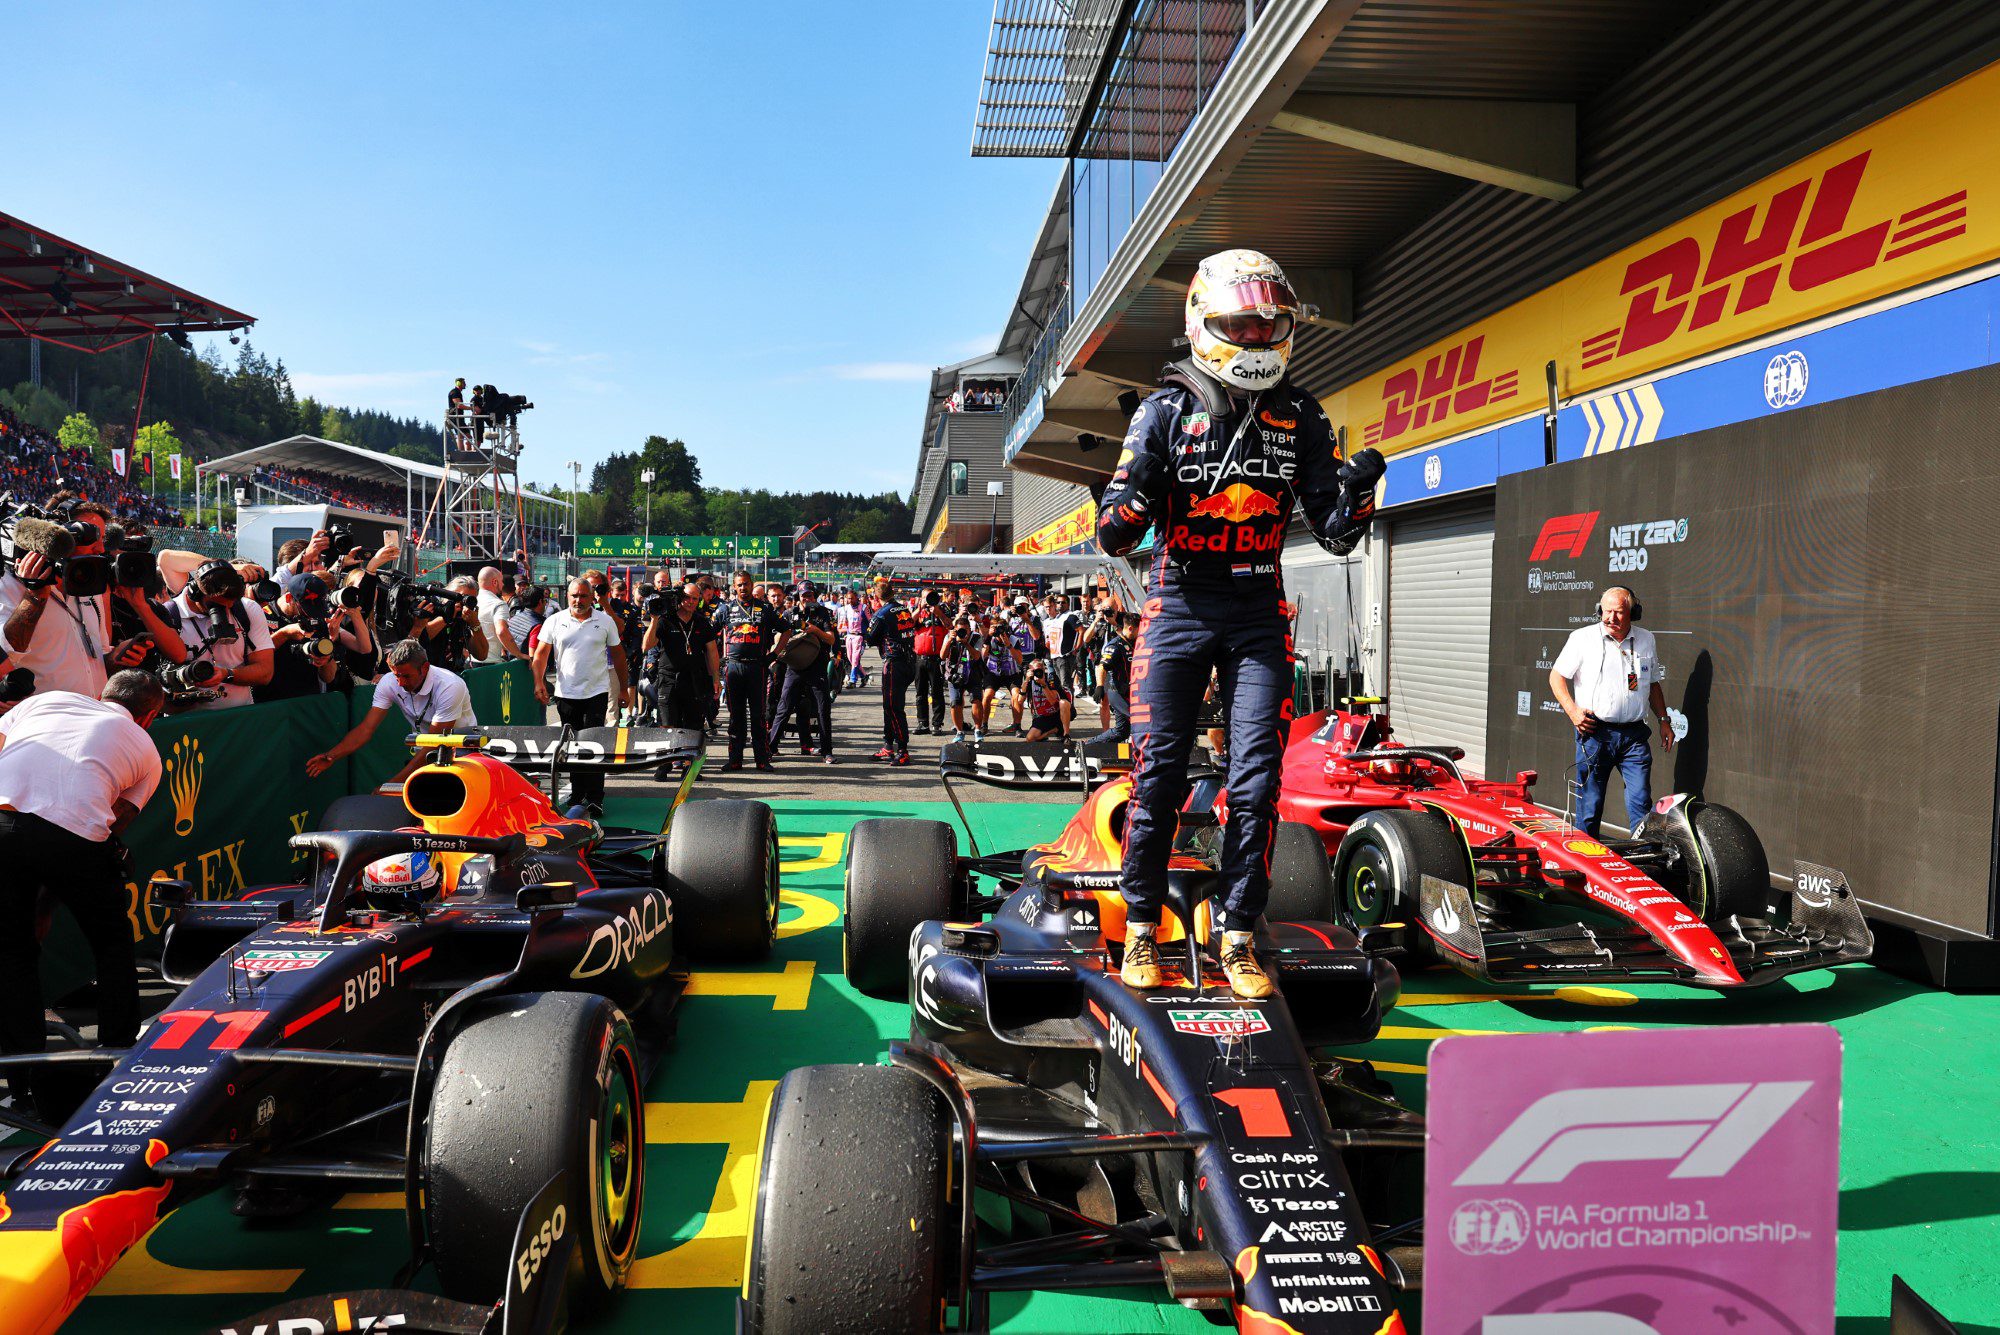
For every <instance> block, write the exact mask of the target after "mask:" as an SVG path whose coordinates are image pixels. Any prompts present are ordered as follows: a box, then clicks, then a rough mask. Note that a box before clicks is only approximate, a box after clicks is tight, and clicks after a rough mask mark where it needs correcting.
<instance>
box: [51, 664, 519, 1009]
mask: <svg viewBox="0 0 2000 1335" xmlns="http://www.w3.org/2000/svg"><path fill="white" fill-rule="evenodd" d="M463 675H464V677H465V681H466V685H467V687H469V688H470V690H471V693H472V703H473V709H474V712H476V713H477V714H478V716H479V720H480V722H482V723H535V722H539V721H540V720H541V717H542V715H541V707H540V705H539V704H538V703H537V702H536V700H535V691H534V685H533V680H532V678H531V676H530V674H529V671H528V665H527V664H526V663H524V662H521V661H519V660H516V661H514V662H511V663H504V664H493V665H490V666H479V667H472V668H469V669H467V671H466V672H465V673H464V674H463ZM373 693H374V687H373V686H372V685H357V686H355V688H354V689H353V691H352V693H351V694H346V695H341V694H327V695H320V696H314V697H311V698H308V699H302V700H285V701H280V702H278V703H274V704H267V705H250V706H248V707H246V708H242V709H217V710H203V711H199V712H196V713H192V714H180V715H176V716H173V717H170V718H164V719H161V720H160V721H159V722H157V723H155V724H154V725H153V727H152V736H153V741H154V743H155V744H156V745H157V746H158V747H159V748H160V759H161V762H162V773H161V777H160V788H159V791H158V792H157V793H155V794H154V796H153V800H152V801H151V802H148V803H147V804H146V808H145V810H143V811H141V812H140V813H139V817H138V819H137V820H135V821H133V822H132V824H131V826H130V827H128V828H127V829H126V831H125V835H124V840H125V846H126V848H127V849H129V850H130V852H131V861H130V863H129V865H128V867H127V873H126V884H125V893H126V896H127V909H126V913H127V917H128V919H129V920H130V923H131V928H132V939H133V940H134V941H135V942H137V943H138V944H139V953H140V954H141V955H142V956H143V955H147V954H151V953H154V952H155V951H156V950H157V948H158V946H157V940H158V937H159V936H160V934H161V933H162V932H163V931H164V930H165V929H166V920H165V918H164V916H163V915H162V914H161V913H160V911H159V910H158V909H157V908H156V907H155V906H154V905H153V904H152V902H151V900H150V897H149V895H148V887H149V884H150V882H151V880H152V877H153V875H154V874H155V873H164V874H165V875H167V876H169V877H171V878H173V879H175V880H184V881H186V882H188V884H189V885H191V886H192V887H193V888H194V894H195V897H196V898H197V899H232V898H235V897H236V896H238V895H241V894H242V893H243V892H244V891H245V890H247V889H249V888H250V887H252V886H255V885H260V884H273V883H280V884H282V883H286V882H290V881H294V880H296V879H298V878H300V877H302V876H303V875H304V874H305V873H306V871H307V870H308V869H309V867H310V855H309V854H307V853H305V852H303V851H297V850H294V849H293V848H291V847H290V845H289V843H288V841H289V840H290V839H291V837H292V836H293V835H294V834H301V833H304V832H306V831H308V830H313V829H316V828H318V825H317V822H318V820H319V818H320V816H321V814H322V813H323V812H325V810H326V808H327V806H328V805H329V804H330V803H331V802H332V801H333V800H334V799H335V798H338V797H342V796H345V795H346V794H348V793H354V792H367V791H368V790H370V789H371V788H373V787H375V786H376V785H377V784H379V783H381V782H382V780H384V779H386V778H388V777H389V776H390V775H392V774H394V773H395V772H396V771H397V770H398V769H400V768H402V765H403V762H404V761H406V760H408V759H409V755H410V751H409V747H408V745H407V744H406V742H405V739H406V738H407V737H408V736H409V735H410V727H409V721H408V720H407V719H405V718H404V717H403V715H402V714H401V713H400V712H398V711H391V712H390V713H389V714H387V715H385V716H384V717H383V719H382V721H381V723H380V725H379V726H377V728H376V729H375V736H374V737H373V739H371V740H370V742H369V743H368V745H366V746H364V747H362V748H361V750H359V751H357V752H355V754H354V755H352V756H350V757H349V758H348V760H347V762H346V763H345V764H341V765H335V766H334V767H333V768H332V769H330V770H328V771H327V772H326V773H324V774H322V775H320V776H319V777H318V778H317V779H309V778H307V777H306V761H307V760H308V759H309V758H311V757H312V756H315V755H317V754H319V753H320V752H322V751H324V750H326V749H327V748H328V747H330V746H332V745H333V744H334V743H335V742H337V741H339V740H340V739H341V738H342V737H343V736H345V735H346V733H347V730H348V729H349V728H351V727H352V726H353V725H354V724H355V723H358V722H359V721H360V720H361V719H362V717H363V716H365V715H366V714H367V713H368V710H369V708H370V703H371V699H372V696H373ZM46 950H47V954H48V958H47V959H46V960H45V961H44V962H43V975H44V979H43V981H44V986H45V990H46V992H47V994H48V995H49V996H50V997H51V998H55V997H60V996H62V995H63V994H64V993H65V992H67V991H70V990H72V989H74V987H76V986H77V985H78V984H79V983H81V982H83V981H84V980H86V979H87V978H88V977H89V975H90V965H89V959H90V956H89V952H88V951H87V950H85V949H84V945H83V941H82V937H81V935H80V934H79V933H78V931H77V929H76V927H75V924H74V923H73V922H71V921H70V918H69V915H68V913H67V912H64V913H59V914H57V915H56V920H55V926H54V927H53V928H52V930H51V931H50V934H49V939H48V941H47V943H46Z"/></svg>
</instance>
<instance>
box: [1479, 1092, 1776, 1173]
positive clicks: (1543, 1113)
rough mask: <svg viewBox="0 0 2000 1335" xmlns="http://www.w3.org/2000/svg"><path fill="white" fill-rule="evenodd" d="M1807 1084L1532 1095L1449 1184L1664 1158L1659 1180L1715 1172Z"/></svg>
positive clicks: (1734, 1159) (1732, 1161) (1730, 1163)
mask: <svg viewBox="0 0 2000 1335" xmlns="http://www.w3.org/2000/svg"><path fill="white" fill-rule="evenodd" d="M1812 1084H1813V1082H1812V1081H1810V1080H1762V1081H1756V1082H1752V1083H1740V1082H1732V1083H1721V1084H1705V1085H1626V1086H1620V1087H1617V1088H1609V1089H1568V1090H1563V1091H1562V1092H1561V1093H1557V1094H1550V1095H1548V1096H1547V1097H1545V1098H1541V1099H1537V1100H1536V1101H1535V1102H1534V1103H1532V1104H1530V1105H1529V1106H1528V1107H1527V1108H1526V1109H1524V1110H1523V1111H1522V1112H1521V1114H1520V1116H1518V1117H1516V1118H1515V1119H1514V1121H1513V1122H1512V1124H1510V1125H1509V1126H1508V1128H1507V1129H1506V1130H1505V1131H1502V1132H1501V1133H1500V1134H1499V1135H1498V1136H1496V1137H1495V1138H1494V1140H1493V1142H1492V1143H1491V1144H1490V1145H1488V1146H1487V1147H1486V1149H1485V1150H1484V1151H1482V1152H1481V1153H1480V1154H1479V1156H1478V1157H1477V1158H1475V1159H1474V1160H1473V1161H1472V1162H1471V1163H1470V1164H1469V1165H1467V1166H1466V1169H1465V1171H1464V1172H1462V1173H1460V1174H1459V1175H1458V1177H1457V1178H1456V1179H1454V1185H1456V1186H1461V1187H1464V1186H1498V1185H1501V1184H1504V1183H1510V1182H1512V1183H1534V1182H1561V1181H1562V1180H1563V1179H1565V1178H1567V1177H1568V1176H1569V1175H1570V1174H1571V1173H1572V1172H1574V1171H1575V1170H1576V1169H1578V1168H1581V1167H1583V1166H1584V1165H1585V1164H1592V1163H1641V1162H1648V1161H1658V1160H1672V1161H1673V1164H1674V1166H1673V1170H1672V1171H1671V1172H1669V1173H1668V1174H1667V1176H1668V1177H1675V1178H1688V1177H1722V1176H1724V1175H1725V1174H1727V1173H1728V1172H1729V1170H1730V1169H1732V1168H1734V1167H1735V1166H1736V1165H1737V1163H1739V1162H1740V1161H1741V1160H1742V1158H1743V1156H1744V1155H1746V1154H1748V1153H1749V1152H1750V1151H1751V1150H1752V1149H1753V1148H1755V1146H1756V1144H1757V1142H1758V1141H1760V1140H1762V1139H1763V1138H1764V1133H1765V1132H1767V1131H1769V1130H1770V1129H1771V1128H1772V1127H1773V1126H1775V1125H1776V1124H1777V1122H1778V1119H1779V1118H1781V1117H1783V1116H1784V1115H1785V1114H1786V1113H1787V1112H1789V1111H1790V1110H1791V1108H1792V1105H1793V1104H1795V1103H1797V1102H1798V1101H1799V1100H1800V1099H1801V1098H1803V1097H1805V1093H1806V1091H1807V1090H1809V1089H1811V1088H1812Z"/></svg>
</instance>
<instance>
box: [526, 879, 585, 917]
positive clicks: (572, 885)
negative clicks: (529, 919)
mask: <svg viewBox="0 0 2000 1335" xmlns="http://www.w3.org/2000/svg"><path fill="white" fill-rule="evenodd" d="M575 904H576V882H575V881H543V882H542V883H541V884H540V885H525V886H522V887H521V889H520V890H519V891H518V892H516V894H515V895H514V907H515V908H517V909H519V910H521V911H522V912H523V913H539V912H541V911H542V910H543V909H566V908H571V907H573V906H574V905H575Z"/></svg>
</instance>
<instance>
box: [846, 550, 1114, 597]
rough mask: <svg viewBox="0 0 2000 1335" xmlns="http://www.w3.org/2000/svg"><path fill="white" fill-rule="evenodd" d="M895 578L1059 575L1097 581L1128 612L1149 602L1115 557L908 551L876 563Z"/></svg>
mask: <svg viewBox="0 0 2000 1335" xmlns="http://www.w3.org/2000/svg"><path fill="white" fill-rule="evenodd" d="M876 564H877V565H878V566H879V567H880V568H881V569H882V570H885V571H887V572H888V573H889V574H891V575H917V576H929V577H931V578H940V577H942V578H950V577H951V576H954V575H957V576H964V577H972V576H993V575H999V576H1003V577H1004V576H1008V575H1055V576H1070V577H1081V578H1084V579H1094V578H1096V577H1097V576H1099V575H1102V576H1103V577H1104V582H1105V584H1106V585H1107V586H1108V587H1109V588H1110V589H1111V591H1112V592H1114V593H1116V594H1117V595H1118V600H1119V601H1120V602H1121V603H1123V604H1125V608H1126V610H1127V611H1130V612H1136V611H1138V610H1139V608H1140V607H1141V606H1143V605H1144V603H1145V601H1146V596H1145V594H1144V593H1143V592H1142V591H1141V590H1140V588H1139V580H1138V578H1137V576H1135V575H1134V574H1133V573H1132V567H1131V565H1130V563H1128V562H1126V561H1123V560H1120V559H1119V558H1118V557H1115V556H1014V555H1010V554H1007V553H994V552H986V553H981V552H971V553H965V552H905V553H900V554H897V555H894V556H884V557H882V558H881V560H880V561H878V562H877V563H876Z"/></svg>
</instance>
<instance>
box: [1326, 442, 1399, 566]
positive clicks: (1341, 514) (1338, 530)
mask: <svg viewBox="0 0 2000 1335" xmlns="http://www.w3.org/2000/svg"><path fill="white" fill-rule="evenodd" d="M1387 467H1388V464H1387V463H1386V462H1385V461H1384V460H1383V458H1382V452H1381V451H1380V450H1359V451H1357V452H1356V453H1355V455H1354V457H1353V458H1352V459H1349V460H1347V461H1346V462H1344V463H1342V464H1341V465H1340V503H1339V504H1338V505H1336V506H1334V508H1333V513H1332V514H1330V515H1328V516H1327V517H1326V525H1325V527H1324V528H1322V529H1320V530H1319V531H1318V532H1315V533H1314V534H1313V537H1314V538H1315V539H1317V540H1318V542H1319V545H1320V546H1321V547H1324V548H1325V549H1326V550H1327V551H1329V552H1332V553H1333V554H1334V555H1335V556H1345V555H1347V554H1348V553H1349V552H1351V551H1353V550H1354V549H1355V547H1356V546H1357V545H1359V543H1360V542H1361V535H1362V534H1363V533H1364V532H1366V531H1367V528H1368V521H1369V520H1370V519H1371V518H1373V517H1374V514H1375V484H1376V483H1377V482H1380V481H1381V480H1382V474H1383V472H1384V471H1385V470H1386V469H1387Z"/></svg>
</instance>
